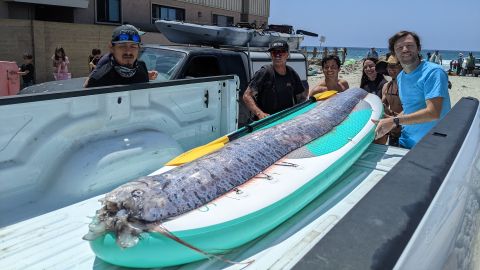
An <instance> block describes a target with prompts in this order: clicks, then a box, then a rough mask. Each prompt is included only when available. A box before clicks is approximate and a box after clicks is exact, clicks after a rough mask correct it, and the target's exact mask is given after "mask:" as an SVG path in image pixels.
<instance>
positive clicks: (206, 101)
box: [203, 90, 209, 108]
mask: <svg viewBox="0 0 480 270" xmlns="http://www.w3.org/2000/svg"><path fill="white" fill-rule="evenodd" d="M208 97H209V95H208V90H205V95H203V102H204V103H205V107H207V108H208Z"/></svg>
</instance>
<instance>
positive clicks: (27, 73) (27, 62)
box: [18, 53, 35, 88]
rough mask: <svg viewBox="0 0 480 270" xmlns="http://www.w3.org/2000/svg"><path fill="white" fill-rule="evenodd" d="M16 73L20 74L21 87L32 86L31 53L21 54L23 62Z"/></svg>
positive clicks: (33, 68)
mask: <svg viewBox="0 0 480 270" xmlns="http://www.w3.org/2000/svg"><path fill="white" fill-rule="evenodd" d="M18 74H19V75H21V76H22V80H23V88H25V87H28V86H32V85H33V84H34V83H35V82H34V77H33V75H34V74H35V67H34V66H33V55H32V54H31V53H24V54H23V64H22V65H21V66H20V68H19V69H18Z"/></svg>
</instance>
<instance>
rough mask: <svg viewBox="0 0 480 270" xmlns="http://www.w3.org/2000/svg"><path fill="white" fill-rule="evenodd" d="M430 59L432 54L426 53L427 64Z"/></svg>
mask: <svg viewBox="0 0 480 270" xmlns="http://www.w3.org/2000/svg"><path fill="white" fill-rule="evenodd" d="M430 58H432V53H430V52H428V53H427V59H425V61H427V62H429V61H430Z"/></svg>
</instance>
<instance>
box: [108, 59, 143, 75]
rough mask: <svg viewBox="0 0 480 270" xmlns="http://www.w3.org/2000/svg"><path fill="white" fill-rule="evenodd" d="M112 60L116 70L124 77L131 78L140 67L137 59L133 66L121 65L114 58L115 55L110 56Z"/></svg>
mask: <svg viewBox="0 0 480 270" xmlns="http://www.w3.org/2000/svg"><path fill="white" fill-rule="evenodd" d="M110 61H111V62H112V66H113V68H114V69H115V71H116V72H117V73H118V74H119V75H120V76H122V77H124V78H131V77H133V75H135V73H136V72H137V68H138V64H137V61H135V63H134V64H133V67H132V68H129V67H125V66H121V65H119V64H118V63H117V61H115V59H114V58H113V55H112V56H110Z"/></svg>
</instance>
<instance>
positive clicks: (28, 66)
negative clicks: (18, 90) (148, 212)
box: [20, 64, 35, 83]
mask: <svg viewBox="0 0 480 270" xmlns="http://www.w3.org/2000/svg"><path fill="white" fill-rule="evenodd" d="M27 70H28V71H29V72H28V74H25V75H22V78H23V83H27V82H33V73H34V71H35V68H34V67H33V64H22V66H21V67H20V71H27Z"/></svg>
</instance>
